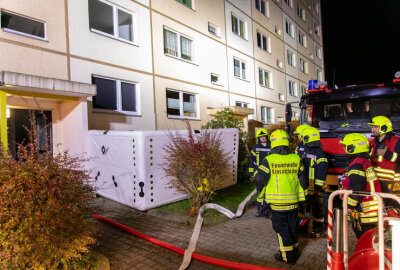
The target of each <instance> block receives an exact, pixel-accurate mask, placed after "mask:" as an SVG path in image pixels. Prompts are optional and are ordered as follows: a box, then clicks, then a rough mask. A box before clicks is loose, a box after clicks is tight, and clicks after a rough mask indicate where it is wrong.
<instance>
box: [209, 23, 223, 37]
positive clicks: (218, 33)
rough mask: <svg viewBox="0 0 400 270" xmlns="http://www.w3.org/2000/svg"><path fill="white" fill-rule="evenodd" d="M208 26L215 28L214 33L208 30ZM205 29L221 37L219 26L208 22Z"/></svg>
mask: <svg viewBox="0 0 400 270" xmlns="http://www.w3.org/2000/svg"><path fill="white" fill-rule="evenodd" d="M210 26H211V27H214V28H215V30H216V31H215V32H216V33H213V32H212V31H210ZM207 30H208V33H210V34H211V35H213V36H216V37H219V38H220V37H221V30H220V29H219V27H217V26H215V25H214V24H212V23H210V22H208V28H207Z"/></svg>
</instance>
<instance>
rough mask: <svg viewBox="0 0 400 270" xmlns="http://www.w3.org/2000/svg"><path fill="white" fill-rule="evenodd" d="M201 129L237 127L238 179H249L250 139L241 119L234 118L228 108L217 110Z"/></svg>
mask: <svg viewBox="0 0 400 270" xmlns="http://www.w3.org/2000/svg"><path fill="white" fill-rule="evenodd" d="M202 128H203V129H219V128H237V129H239V151H238V181H239V180H242V181H243V180H248V179H249V147H250V140H249V136H248V134H247V132H245V131H244V123H243V120H242V119H238V118H235V116H234V115H233V111H232V110H231V109H230V108H225V109H224V110H223V111H219V112H217V114H216V115H215V116H214V119H212V120H210V121H208V122H207V124H205V125H204V126H202Z"/></svg>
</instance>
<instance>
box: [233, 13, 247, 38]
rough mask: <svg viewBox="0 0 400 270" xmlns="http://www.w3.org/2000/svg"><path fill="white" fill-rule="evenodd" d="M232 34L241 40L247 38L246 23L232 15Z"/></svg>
mask: <svg viewBox="0 0 400 270" xmlns="http://www.w3.org/2000/svg"><path fill="white" fill-rule="evenodd" d="M232 32H233V33H235V34H237V35H239V36H240V37H242V38H246V36H247V23H246V22H245V21H244V20H242V19H239V18H238V17H237V16H235V15H233V14H232Z"/></svg>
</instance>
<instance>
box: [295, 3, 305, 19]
mask: <svg viewBox="0 0 400 270" xmlns="http://www.w3.org/2000/svg"><path fill="white" fill-rule="evenodd" d="M297 16H299V17H300V18H301V19H302V20H303V21H305V20H306V11H305V10H304V8H302V7H301V6H297Z"/></svg>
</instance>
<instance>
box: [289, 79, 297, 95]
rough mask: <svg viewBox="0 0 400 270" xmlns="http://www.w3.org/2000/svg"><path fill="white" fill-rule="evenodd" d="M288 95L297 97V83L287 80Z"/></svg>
mask: <svg viewBox="0 0 400 270" xmlns="http://www.w3.org/2000/svg"><path fill="white" fill-rule="evenodd" d="M289 95H291V96H293V97H297V83H295V82H293V81H290V80H289Z"/></svg>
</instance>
